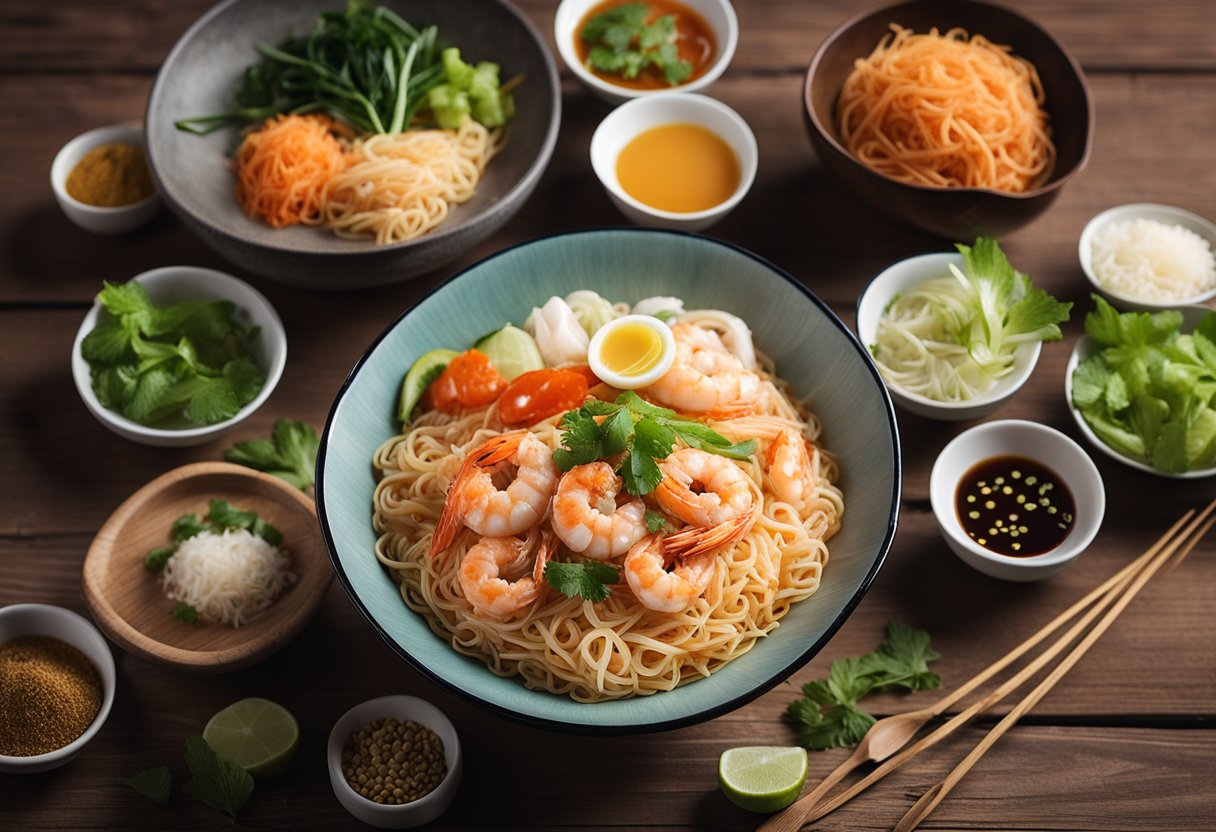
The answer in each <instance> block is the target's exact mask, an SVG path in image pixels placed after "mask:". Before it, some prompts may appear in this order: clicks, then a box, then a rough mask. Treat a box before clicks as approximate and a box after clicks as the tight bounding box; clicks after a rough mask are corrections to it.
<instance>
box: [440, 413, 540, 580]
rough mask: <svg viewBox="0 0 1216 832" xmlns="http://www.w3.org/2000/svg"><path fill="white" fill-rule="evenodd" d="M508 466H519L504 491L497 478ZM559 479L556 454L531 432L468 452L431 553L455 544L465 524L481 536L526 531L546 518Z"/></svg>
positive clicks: (497, 438)
mask: <svg viewBox="0 0 1216 832" xmlns="http://www.w3.org/2000/svg"><path fill="white" fill-rule="evenodd" d="M508 464H510V465H513V466H515V472H514V475H513V479H512V482H511V484H510V485H508V486H507V487H506V488H505V489H501V490H500V489H499V487H498V486H497V485H496V484H495V483H494V474H495V473H496V472H500V471H501V469H503V468H504V467H505V466H506V465H508ZM507 473H509V472H507ZM557 477H558V471H557V466H556V465H554V464H553V451H552V450H550V448H549V446H548V445H546V444H545V443H544V442H541V441H540V440H539V439H537V438H536V437H535V436H533V435H532V434H530V433H528V432H527V431H515V432H514V433H505V434H502V435H501V436H495V437H493V438H491V439H489V440H487V441H486V442H483V443H482V444H481V445H479V446H477V447H476V448H474V449H473V450H471V451H469V453H468V455H467V456H466V457H465V458H464V462H463V463H461V466H460V470H459V471H458V472H457V473H456V479H455V480H453V481H452V486H451V488H449V489H448V495H447V499H446V500H445V501H444V504H443V512H442V513H441V514H440V515H439V523H438V524H437V525H436V527H435V535H434V537H432V538H431V555H432V556H433V555H437V554H438V553H439V552H442V551H444V550H445V549H447V548H448V547H449V546H451V545H452V541H453V540H455V539H456V533H457V532H458V531H460V524H461V523H464V525H466V526H468V527H469V528H470V529H472V530H473V531H475V532H477V533H478V534H480V535H482V536H483V537H507V536H509V535H513V534H522V533H523V532H526V531H527V530H528V529H530V528H532V527H533V526H535V525H536V524H537V523H539V522H540V520H541V518H542V517H544V515H545V511H546V509H547V508H548V505H549V498H550V497H552V496H553V490H554V489H555V488H556V487H557Z"/></svg>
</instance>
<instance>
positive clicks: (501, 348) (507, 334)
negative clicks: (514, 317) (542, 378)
mask: <svg viewBox="0 0 1216 832" xmlns="http://www.w3.org/2000/svg"><path fill="white" fill-rule="evenodd" d="M473 347H474V349H477V350H479V351H480V352H483V353H485V355H486V357H487V358H489V359H490V363H491V364H493V365H494V369H495V370H498V374H499V375H500V376H502V377H503V379H504V380H505V381H510V380H511V379H513V378H515V377H516V376H518V375H521V374H522V373H526V372H529V371H530V370H543V369H545V360H544V359H543V358H541V357H540V347H538V346H536V341H535V340H533V338H532V336H531V335H529V334H528V333H526V332H524V331H523V330H522V329H520V328H519V327H517V326H511V324H507V325H506V326H504V327H503V328H502V329H500V330H498V331H497V332H491V333H490V334H489V335H487V336H486V337H484V338H482V339H481V340H480V341H478V342H477V343H476V344H474V345H473Z"/></svg>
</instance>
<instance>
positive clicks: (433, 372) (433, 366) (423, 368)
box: [397, 350, 460, 425]
mask: <svg viewBox="0 0 1216 832" xmlns="http://www.w3.org/2000/svg"><path fill="white" fill-rule="evenodd" d="M458 355H460V353H458V352H456V350H431V351H430V352H428V353H424V354H423V355H422V356H421V357H420V358H419V359H418V360H417V361H415V362H414V364H413V366H411V367H410V371H409V372H408V373H406V374H405V381H404V382H402V383H401V400H400V402H398V404H397V418H398V419H399V420H400V421H401V423H402V424H403V425H408V424H409V423H410V416H411V415H412V414H413V412H414V408H415V407H417V406H418V400H419V399H421V398H422V394H423V393H425V392H426V388H428V387H430V386H431V382H432V381H434V380H435V379H437V378H439V374H440V373H442V372H443V370H444V368H445V367H447V366H448V364H450V363H451V362H452V359H453V358H455V357H456V356H458Z"/></svg>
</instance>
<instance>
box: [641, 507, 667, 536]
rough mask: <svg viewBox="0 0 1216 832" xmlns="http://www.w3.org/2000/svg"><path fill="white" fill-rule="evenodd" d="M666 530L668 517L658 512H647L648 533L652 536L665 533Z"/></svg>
mask: <svg viewBox="0 0 1216 832" xmlns="http://www.w3.org/2000/svg"><path fill="white" fill-rule="evenodd" d="M665 528H667V518H666V517H664V516H663V515H662V514H661V513H660V512H657V511H648V512H646V531H648V532H650V533H651V534H657V533H658V532H661V531H663V529H665Z"/></svg>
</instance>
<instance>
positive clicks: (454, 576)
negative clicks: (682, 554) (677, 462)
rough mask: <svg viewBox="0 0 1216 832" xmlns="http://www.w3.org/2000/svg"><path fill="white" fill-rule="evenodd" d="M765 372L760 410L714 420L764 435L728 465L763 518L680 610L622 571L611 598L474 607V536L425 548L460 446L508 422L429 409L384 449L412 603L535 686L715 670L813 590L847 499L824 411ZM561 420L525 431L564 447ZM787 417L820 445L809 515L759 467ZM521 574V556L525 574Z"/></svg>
mask: <svg viewBox="0 0 1216 832" xmlns="http://www.w3.org/2000/svg"><path fill="white" fill-rule="evenodd" d="M766 369H767V370H769V372H766V371H765V370H761V378H762V388H763V390H764V392H765V393H766V394H767V395H762V396H761V397H760V399H759V401H760V402H761V404H760V405H759V406H758V408H757V409H756V412H754V413H753V414H751V415H748V416H745V417H742V418H736V419H730V420H725V421H714V422H711V423H710V424H711V426H712V427H713V428H714V429H715V430H717V431H718V432H719V433H721V434H723V435H724V436H726V437H727V438H729V439H731V440H732V441H742V440H745V439H749V438H750V439H755V440H757V442H758V449H757V452H756V453H755V454H754V455H753V456H752V457H751V458H749V459H747V460H745V461H742V462H736V463H732V464H735V465H738V466H739V467H740V470H741V471H742V472H743V473H744V474H745V475H746V476H747V478H748V480H749V481H750V487H751V490H752V491H753V492H754V495H755V498H756V499H757V500H758V501H759V513H758V519H757V521H756V522H755V524H754V525H753V526H752V528H751V530H750V531H749V532H748V533H747V534H746V535H745V536H744V537H743V538H742V539H741V540H739V542H738V543H736V544H734V545H733V546H731V547H729V548H727V549H725V550H724V551H722V552H721V553H720V554H719V555H718V556H717V558H716V563H715V565H714V567H713V575H712V578H711V579H710V581H709V583H708V586H707V587H706V589H705V591H704V593H703V594H702V595H701V597H699V598H697V599H696V600H695V601H694V602H693V603H692V605H691V606H690V607H689V608H688V609H686V610H684V611H683V612H679V613H665V612H656V611H653V610H649V609H647V608H645V607H644V606H642V604H641V603H640V602H639V601H638V600H637V599H636V598H635V597H634V595H633V593H632V591H631V590H630V588H629V585H628V584H627V583H625V581H624V579H623V576H622V580H621V583H619V584H617V585H614V586H613V587H612V592H611V594H610V595H609V597H608V598H607V599H606V600H604V601H602V602H599V603H593V602H591V601H587V600H584V599H582V598H579V597H575V598H569V597H566V596H564V595H562V594H561V593H559V592H557V591H556V590H553V589H551V588H550V589H548V591H547V592H545V593H542V595H541V597H540V598H539V599H538V600H536V601H534V602H533V603H531V604H529V605H527V606H525V607H524V608H523V609H521V610H519V611H517V612H516V613H514V614H511V615H510V616H508V617H505V618H496V617H493V616H490V615H486V614H484V613H482V612H479V611H478V610H476V609H475V608H474V607H473V606H472V605H471V604H470V603H469V602H468V601H467V600H466V599H465V597H464V595H463V593H462V590H461V585H460V578H459V565H460V561H461V558H462V557H463V556H464V554H465V553H466V552H467V551H468V550H469V549H470V548H471V547H472V546H473V545H474V544H475V543H477V540H478V537H477V535H476V534H475V533H473V532H471V531H469V530H468V529H465V530H463V531H462V532H461V533H460V534H459V536H458V537H457V538H456V541H455V543H454V544H453V545H452V546H451V547H450V548H449V549H448V550H446V551H444V552H442V553H440V554H439V555H438V556H437V557H435V558H433V559H432V557H431V555H430V553H429V548H430V542H431V537H432V534H433V533H434V531H435V527H436V523H437V521H438V519H439V516H440V512H441V511H442V509H443V505H444V497H445V494H446V492H447V489H448V486H449V484H450V483H451V482H452V480H453V478H454V477H455V475H456V473H457V470H458V469H459V467H460V464H461V461H462V459H463V457H464V455H465V454H466V453H467V452H469V451H470V450H471V449H472V448H474V447H476V446H477V445H479V444H480V443H481V442H483V441H484V440H486V439H488V438H490V437H492V436H495V435H498V434H501V433H503V432H504V431H503V428H502V427H501V423H500V421H499V419H498V416H497V404H495V405H491V406H489V407H487V408H484V409H481V410H477V411H474V412H470V413H466V414H464V415H461V416H449V415H445V414H443V413H440V412H437V411H430V412H427V413H424V414H423V415H422V416H421V417H420V418H418V419H417V420H415V422H414V423H413V426H412V428H411V429H410V430H409V431H408V432H406V433H404V434H401V435H398V436H394V437H393V438H391V439H389V440H388V441H386V442H385V443H384V444H383V445H381V446H380V448H379V449H378V450H377V451H376V454H375V457H374V460H373V463H374V466H375V469H376V471H377V473H378V474H379V476H380V477H381V479H380V481H379V483H378V484H377V487H376V491H375V496H374V521H373V522H374V527H375V530H376V532H377V533H378V535H379V538H378V540H377V543H376V557H377V558H378V559H379V560H380V562H381V563H382V564H383V565H384V566H385V567H387V568H388V569H389V570H390V572H391V574H392V576H393V578H394V580H395V581H397V582H398V583H399V585H400V590H401V596H402V598H403V599H404V601H405V603H406V605H407V606H408V607H409V608H410V609H412V610H414V611H415V612H417V613H419V614H420V615H422V616H423V617H424V618H425V619H426V621H427V623H428V624H429V625H430V627H431V629H432V630H433V631H434V632H435V633H437V634H438V635H439V636H440V637H442V638H444V639H445V640H448V641H450V642H451V645H452V647H453V649H455V650H457V651H458V652H460V653H463V654H466V655H470V656H475V657H477V658H479V659H481V660H483V661H484V662H485V663H486V664H487V666H488V667H489V669H490V670H491V671H493V672H494V673H496V674H498V675H500V676H520V677H522V679H523V682H524V684H525V685H526V686H527V687H529V688H533V689H537V690H547V691H550V692H553V693H557V694H564V695H568V696H570V697H571V698H572V699H574V700H576V701H580V702H596V701H602V700H608V699H620V698H624V697H629V696H636V695H647V694H652V693H654V692H655V691H662V690H671V689H672V688H675V687H676V686H678V685H681V684H684V683H687V682H690V681H693V680H695V679H698V678H702V677H705V676H708V675H709V674H710V673H712V672H713V671H714V670H716V669H718V668H720V667H721V666H722V665H724V664H725V663H726V662H728V661H730V660H732V659H734V658H737V657H738V656H741V655H743V654H744V653H746V652H747V651H748V650H749V649H751V647H752V646H753V645H754V644H755V643H756V640H757V639H759V638H761V637H763V636H765V635H767V634H768V633H770V632H772V631H773V630H774V629H775V628H776V627H777V626H778V622H779V621H780V619H781V618H782V617H783V616H784V615H785V614H786V613H787V612H789V610H790V607H791V605H792V604H794V603H795V602H797V601H800V600H803V599H805V598H807V597H809V596H811V595H812V594H814V592H815V591H816V589H818V587H819V581H820V577H821V575H822V572H823V569H824V567H825V565H826V564H827V561H828V549H827V545H826V541H827V539H828V538H830V537H831V536H832V535H833V534H834V533H835V532H836V531H837V529H838V528H839V526H840V519H841V514H842V512H843V509H844V501H843V496H842V494H841V491H840V489H839V488H837V487H836V485H834V481H835V480H836V479H837V473H838V472H837V466H836V461H835V459H834V458H833V457H832V456H831V454H829V453H827V452H825V451H824V450H823V449H821V448H819V447H818V444H819V443H818V437H819V434H820V430H821V427H820V423H819V421H818V420H817V419H816V417H815V416H814V414H812V413H810V412H809V411H808V410H807V409H806V408H804V407H803V406H801V405H799V404H797V403H795V402H794V401H793V400H792V399H791V397H790V395H789V391H788V390H787V389H786V387H785V385H784V384H783V383H782V382H781V381H780V380H778V379H776V378H775V377H774V376H773V375H772V373H771V366H769V367H767V368H766ZM560 420H561V415H560V414H559V415H555V416H553V417H551V418H549V419H546V420H545V421H543V422H541V423H539V424H537V425H534V426H533V427H532V428H530V431H531V433H532V434H533V435H534V436H536V437H537V438H538V439H540V440H541V441H542V442H543V443H545V444H546V445H548V446H549V447H550V448H555V449H556V448H558V447H560V446H561V444H562V441H561V433H560V430H559V428H558V423H559V421H560ZM789 428H793V429H794V430H796V431H800V432H801V433H802V434H803V435H804V436H805V437H807V438H808V439H809V440H810V441H811V442H812V444H813V446H814V452H813V453H812V454H811V463H812V468H813V474H814V481H815V483H816V485H815V488H814V491H813V493H812V494H811V495H810V498H809V499H808V500H807V501H806V502H807V504H806V506H804V509H805V511H804V513H803V515H802V516H800V515H799V512H798V510H797V509H796V508H795V507H794V506H793V505H791V504H790V503H787V502H783V501H781V500H779V499H777V497H776V495H775V494H774V492H773V489H772V486H771V483H770V481H769V478H768V474H767V471H766V466H765V465H764V464H763V459H764V454H765V450H766V448H767V446H768V445H769V444H770V443H771V442H772V441H773V440H774V439H775V438H776V437H777V436H778V434H780V433H782V432H784V431H786V430H787V429H789ZM526 571H527V570H526V569H523V568H522V567H521V569H520V572H519V573H518V574H523V573H524V572H526ZM518 574H517V576H518Z"/></svg>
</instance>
